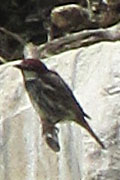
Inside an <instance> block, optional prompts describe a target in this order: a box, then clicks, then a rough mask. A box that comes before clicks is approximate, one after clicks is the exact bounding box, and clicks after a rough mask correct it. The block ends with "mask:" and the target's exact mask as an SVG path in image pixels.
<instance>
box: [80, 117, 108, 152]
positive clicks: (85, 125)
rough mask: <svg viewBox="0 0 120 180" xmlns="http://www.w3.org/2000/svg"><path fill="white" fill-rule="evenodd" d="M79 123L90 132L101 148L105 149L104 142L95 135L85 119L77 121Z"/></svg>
mask: <svg viewBox="0 0 120 180" xmlns="http://www.w3.org/2000/svg"><path fill="white" fill-rule="evenodd" d="M78 124H80V125H82V127H84V128H85V129H86V130H87V131H88V132H89V133H90V134H91V136H92V137H93V138H94V139H95V140H96V141H97V143H98V144H99V145H100V146H101V147H102V148H103V149H106V148H105V146H104V144H103V143H102V142H101V140H100V139H99V138H98V137H97V135H96V134H95V133H94V131H93V130H92V129H91V127H90V126H89V124H88V123H87V121H85V120H84V121H83V122H82V123H78Z"/></svg>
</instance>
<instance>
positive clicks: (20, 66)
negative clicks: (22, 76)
mask: <svg viewBox="0 0 120 180" xmlns="http://www.w3.org/2000/svg"><path fill="white" fill-rule="evenodd" d="M14 67H16V68H18V69H22V65H21V64H16V65H14Z"/></svg>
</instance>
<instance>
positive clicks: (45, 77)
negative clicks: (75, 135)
mask: <svg viewBox="0 0 120 180" xmlns="http://www.w3.org/2000/svg"><path fill="white" fill-rule="evenodd" d="M16 67H17V68H19V69H21V70H22V73H23V76H24V82H25V87H26V89H27V92H28V94H29V96H30V99H31V102H32V104H33V105H34V107H35V109H36V111H37V112H38V113H39V115H40V117H41V120H42V125H43V135H47V136H46V137H48V135H51V139H52V141H53V143H56V147H54V146H53V147H51V148H52V149H53V150H54V151H56V152H57V151H59V150H60V147H59V143H58V136H57V128H56V127H55V124H56V123H58V122H61V121H66V120H67V121H74V122H76V123H77V124H79V125H81V126H82V127H83V128H85V129H86V130H88V132H89V133H90V134H91V135H92V136H93V137H94V139H95V140H96V141H97V142H98V143H99V144H100V146H101V147H102V148H104V145H103V143H102V142H101V141H100V140H99V138H98V137H97V136H96V135H95V133H94V132H93V130H92V129H91V128H90V126H89V125H88V123H87V121H86V120H85V117H87V118H89V116H88V115H87V114H86V113H85V112H84V111H83V109H82V108H81V106H80V105H79V104H78V102H77V100H76V99H75V97H74V95H73V93H72V91H71V89H70V88H69V87H68V85H67V84H66V83H65V82H64V81H63V79H62V78H61V77H60V76H59V74H58V73H56V72H54V71H51V70H49V69H48V68H47V67H46V66H45V64H43V63H42V62H41V61H40V60H37V59H26V60H23V61H22V63H21V64H19V65H16ZM51 139H50V140H51ZM47 143H48V142H47ZM50 143H51V142H50ZM48 145H49V146H51V144H49V143H48Z"/></svg>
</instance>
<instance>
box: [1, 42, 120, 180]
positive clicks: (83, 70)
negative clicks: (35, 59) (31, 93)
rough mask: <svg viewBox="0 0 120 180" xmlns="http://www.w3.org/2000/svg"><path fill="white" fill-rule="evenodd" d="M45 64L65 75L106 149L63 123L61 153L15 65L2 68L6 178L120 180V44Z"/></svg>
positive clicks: (65, 55)
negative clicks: (44, 131)
mask: <svg viewBox="0 0 120 180" xmlns="http://www.w3.org/2000/svg"><path fill="white" fill-rule="evenodd" d="M45 63H46V64H47V65H48V66H49V67H50V68H52V69H54V70H56V71H57V72H59V74H60V75H61V76H62V77H63V78H64V80H65V81H66V82H67V83H68V84H69V86H70V87H71V88H72V89H73V91H74V94H75V96H76V97H77V99H78V101H79V102H80V104H81V105H82V107H83V108H84V110H85V112H87V113H88V114H89V115H90V116H91V117H92V120H91V121H89V123H90V125H91V127H92V128H93V129H94V131H95V132H96V134H97V135H98V136H99V138H100V139H101V140H102V141H103V142H104V144H105V146H106V148H107V149H106V150H102V149H101V148H100V147H99V145H98V144H97V143H96V142H95V141H94V139H93V138H92V137H91V136H90V135H89V134H88V133H87V132H86V131H85V130H83V129H82V128H80V127H79V126H78V125H76V124H74V123H71V124H70V123H67V122H66V124H61V125H59V127H60V136H59V138H60V146H61V151H60V153H56V154H55V153H54V152H53V151H52V150H51V149H49V147H48V146H47V145H46V143H45V142H44V139H43V138H42V136H41V123H40V118H39V116H38V115H37V114H36V112H35V111H34V109H33V107H32V105H31V102H30V100H29V97H28V95H27V93H26V91H25V89H24V84H23V79H22V75H21V72H20V71H19V70H17V69H15V68H13V67H12V64H13V63H10V64H6V65H1V66H0V180H119V179H120V170H119V169H120V116H119V115H120V42H119V41H118V42H101V43H98V44H95V45H92V46H90V47H85V48H80V49H77V50H72V51H68V52H66V53H62V54H60V55H57V56H54V57H52V58H49V59H46V60H45Z"/></svg>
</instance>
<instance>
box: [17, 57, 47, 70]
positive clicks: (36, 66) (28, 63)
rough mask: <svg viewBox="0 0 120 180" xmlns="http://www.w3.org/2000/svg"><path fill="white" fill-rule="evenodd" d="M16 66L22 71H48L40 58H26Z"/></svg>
mask: <svg viewBox="0 0 120 180" xmlns="http://www.w3.org/2000/svg"><path fill="white" fill-rule="evenodd" d="M14 67H16V68H18V69H21V70H22V71H33V72H36V73H44V72H46V71H48V69H47V67H46V66H45V65H44V64H43V63H42V62H41V61H40V60H38V59H25V60H23V61H22V62H21V63H20V64H17V65H15V66H14Z"/></svg>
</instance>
